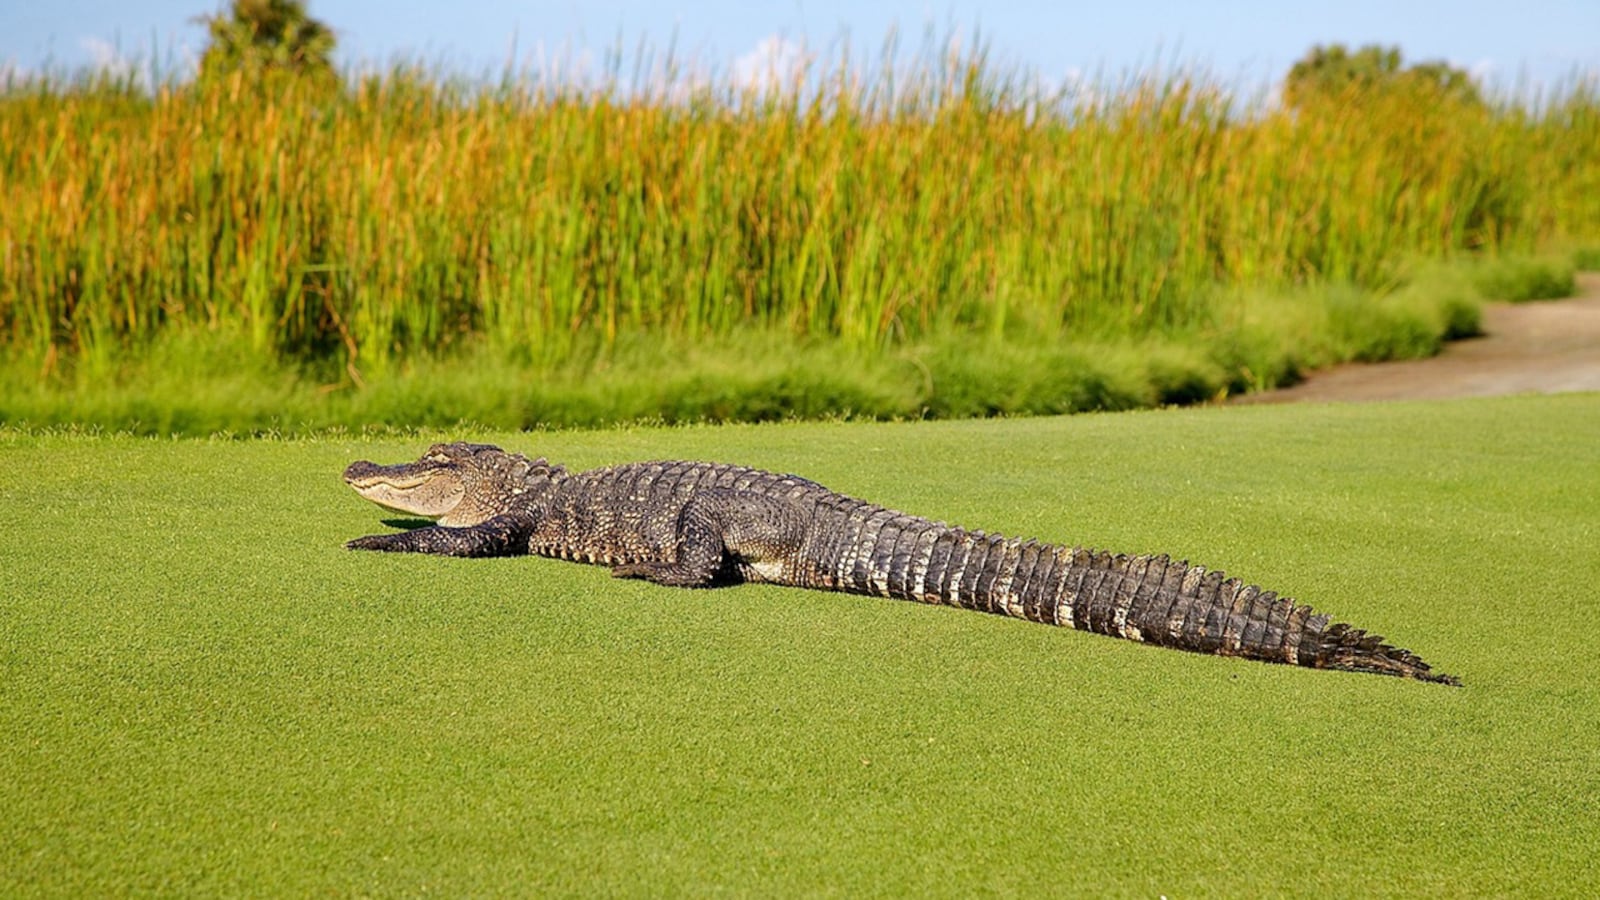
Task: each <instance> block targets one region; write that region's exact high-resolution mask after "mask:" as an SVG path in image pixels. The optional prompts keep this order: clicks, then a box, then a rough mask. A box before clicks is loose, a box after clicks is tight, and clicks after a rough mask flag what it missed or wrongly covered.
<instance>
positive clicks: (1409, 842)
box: [0, 395, 1600, 897]
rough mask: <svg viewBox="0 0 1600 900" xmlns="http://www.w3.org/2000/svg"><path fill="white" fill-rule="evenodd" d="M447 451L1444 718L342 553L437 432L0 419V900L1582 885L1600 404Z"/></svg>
mask: <svg viewBox="0 0 1600 900" xmlns="http://www.w3.org/2000/svg"><path fill="white" fill-rule="evenodd" d="M452 436H466V437H471V438H473V439H479V440H491V441H495V442H498V443H502V444H503V445H505V446H507V447H511V448H515V449H518V450H522V451H525V452H529V453H531V454H535V455H548V456H550V457H551V458H552V459H557V460H560V461H563V462H566V463H568V464H569V465H573V466H583V467H586V466H592V465H599V464H605V463H611V462H620V461H626V460H637V459H648V458H659V457H692V458H700V459H719V460H729V461H736V462H743V463H747V464H751V465H758V466H764V467H769V468H776V469H780V470H784V471H792V472H797V473H800V474H803V475H807V476H809V477H812V478H815V479H817V480H820V481H822V482H823V483H825V484H828V485H830V486H832V487H834V488H836V489H839V490H843V491H847V492H850V493H854V494H857V495H860V496H864V497H867V498H870V499H872V500H875V501H878V502H882V503H886V504H889V505H892V506H896V507H899V508H902V509H905V510H908V511H912V512H917V513H921V514H925V515H929V516H932V517H936V518H941V519H945V520H947V521H951V522H955V523H960V524H963V525H968V526H973V527H984V528H989V529H994V530H1000V531H1003V532H1005V533H1009V534H1018V535H1028V536H1036V537H1040V538H1046V539H1050V540H1055V541H1062V542H1074V543H1087V544H1092V545H1096V546H1100V547H1105V548H1109V549H1114V550H1122V551H1127V552H1170V553H1173V554H1175V555H1181V556H1186V557H1188V558H1190V559H1192V560H1194V561H1196V562H1201V563H1204V564H1207V565H1212V566H1216V567H1220V568H1224V569H1227V570H1228V571H1229V572H1230V573H1233V574H1237V575H1240V576H1242V577H1245V578H1247V579H1250V580H1252V581H1256V582H1259V583H1261V584H1263V585H1265V586H1267V587H1269V588H1273V589H1276V590H1278V591H1280V592H1283V593H1287V594H1291V595H1293V596H1295V597H1297V598H1299V599H1300V600H1302V601H1304V602H1308V603H1311V604H1312V605H1314V606H1316V607H1317V608H1318V609H1320V610H1323V611H1326V612H1329V613H1332V614H1334V615H1335V616H1336V617H1337V618H1338V619H1340V620H1343V621H1348V622H1351V623H1353V624H1355V625H1357V626H1360V627H1364V628H1368V629H1372V630H1376V631H1379V632H1381V633H1383V634H1385V635H1387V636H1388V637H1389V638H1390V639H1391V640H1393V641H1394V642H1396V643H1398V644H1400V645H1402V646H1405V647H1408V648H1410V649H1412V650H1414V651H1416V652H1418V653H1419V654H1421V655H1422V656H1423V657H1424V658H1426V659H1427V660H1429V661H1430V662H1432V663H1433V664H1434V665H1435V666H1436V667H1438V668H1440V669H1442V670H1444V671H1447V672H1451V673H1453V674H1456V675H1459V676H1460V677H1461V679H1462V681H1463V682H1464V684H1465V687H1463V688H1461V689H1450V688H1447V687H1442V686H1438V685H1431V684H1421V683H1416V682H1410V681H1402V680H1398V679H1391V678H1382V677H1376V676H1367V675H1349V674H1339V673H1330V672H1319V671H1312V670H1307V669H1297V668H1291V667H1287V666H1270V665H1263V664H1260V663H1250V662H1242V661H1237V660H1229V659H1220V658H1213V657H1205V656H1199V655H1193V654H1185V653H1178V652H1174V651H1170V650H1161V649H1156V648H1152V647H1147V646H1142V645H1138V644H1134V643H1131V642H1127V641H1119V640H1114V639H1110V638H1106V637H1101V636H1096V635H1090V634H1086V633H1081V632H1074V631H1069V630H1062V629H1054V628H1048V627H1043V626H1039V625H1034V624H1030V623H1026V622H1021V621H1012V620H1006V619H1002V618H998V617H993V616H985V615H982V614H978V613H972V612H966V611H962V610H954V609H947V608H935V607H927V606H921V605H916V604H909V603H897V602H892V601H887V600H881V599H873V598H862V597H851V596H846V595H839V594H823V593H811V592H803V591H796V590H790V589H781V588H769V587H738V588H731V589H722V590H714V591H680V590H671V589H666V588H660V587H656V586H653V585H649V584H644V583H639V582H625V581H617V580H614V579H612V578H611V577H610V576H609V574H608V573H607V572H606V571H605V570H604V569H602V568H597V567H587V566H578V565H573V564H570V563H562V562H557V561H549V560H539V559H509V560H451V559H440V558H427V557H405V556H393V555H380V554H356V553H351V552H348V551H345V550H343V549H342V547H341V544H342V542H343V541H344V540H346V539H348V538H351V537H354V536H357V535H361V534H367V533H372V532H375V531H381V530H384V529H385V528H386V527H387V526H385V525H384V524H383V523H382V520H383V519H384V518H387V517H389V516H390V514H387V513H384V512H383V511H381V510H379V509H378V508H377V507H374V506H371V505H369V504H367V503H365V502H363V501H361V500H360V499H359V498H357V497H356V496H355V495H354V494H353V493H352V492H350V491H349V490H348V489H347V488H345V487H344V485H343V484H342V483H341V482H340V480H339V472H340V470H341V469H342V468H343V467H344V466H345V465H346V464H347V463H349V462H350V461H351V460H354V459H358V458H369V459H376V460H380V461H395V460H399V459H409V458H414V457H415V456H416V455H417V454H418V453H419V452H420V451H421V450H422V449H423V447H425V446H426V444H427V443H428V440H429V439H428V438H425V437H419V438H410V439H401V438H389V437H385V438H382V439H374V440H363V439H358V438H352V439H325V440H314V441H254V440H247V441H229V440H217V441H203V440H179V441H171V440H153V439H135V438H122V437H107V436H98V437H97V436H83V435H43V436H41V435H34V434H24V433H19V432H16V431H3V432H0V501H3V503H4V513H5V518H4V520H3V524H0V737H3V741H0V808H3V809H4V814H3V815H0V894H5V895H17V894H24V895H32V894H44V895H73V896H93V895H105V894H124V893H163V894H177V895H196V894H200V895H204V894H234V895H238V894H244V895H275V894H283V895H296V896H300V895H312V894H332V895H350V894H374V895H410V894H425V893H431V894H440V895H444V896H466V895H478V896H482V895H495V894H508V893H526V894H539V895H549V894H581V895H596V894H598V895H618V894H621V895H684V894H687V895H701V894H708V893H713V892H725V893H732V894H736V895H743V894H756V895H790V894H832V895H848V896H856V895H863V894H866V895H874V894H882V895H906V894H917V895H946V896H966V895H970V894H974V893H977V894H987V893H1000V894H1017V893H1032V894H1055V895H1060V894H1093V895H1105V894H1120V895H1139V896H1149V897H1154V896H1156V895H1159V894H1166V895H1168V896H1191V895H1226V896H1239V895H1260V894H1290V895H1320V896H1361V895H1370V894H1380V895H1399V896H1408V897H1409V896H1418V895H1434V896H1452V897H1454V896H1462V895H1506V894H1522V895H1531V896H1584V895H1592V894H1593V893H1594V891H1595V890H1596V889H1600V862H1597V861H1596V860H1597V858H1600V800H1597V797H1600V683H1597V678H1596V669H1597V664H1596V652H1595V648H1596V646H1597V645H1600V395H1574V396H1564V397H1554V398H1513V399H1498V400H1476V401H1455V402H1444V403H1429V404H1393V405H1372V406H1359V407H1356V406H1342V407H1341V406H1334V407H1277V408H1265V407H1257V408H1209V409H1195V410H1184V411H1162V412H1146V413H1131V414H1117V415H1092V416H1080V417H1073V418H1061V419H1046V418H1041V419H1024V420H1011V421H965V422H948V423H907V424H850V423H834V424H799V425H768V426H751V427H716V428H711V427H702V428H677V429H635V430H624V431H605V432H564V433H550V434H539V433H531V434H501V435H493V434H476V433H473V434H464V435H452Z"/></svg>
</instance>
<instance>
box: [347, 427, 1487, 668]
mask: <svg viewBox="0 0 1600 900" xmlns="http://www.w3.org/2000/svg"><path fill="white" fill-rule="evenodd" d="M345 481H346V482H347V483H349V484H350V485H351V487H353V488H355V490H356V491H357V492H358V493H360V494H362V496H365V497H367V498H369V499H372V500H374V501H375V502H378V503H380V504H382V505H383V506H385V507H388V508H390V509H397V510H400V511H402V512H409V513H414V514H417V515H423V516H429V517H432V518H436V519H437V520H438V521H439V523H440V524H437V525H431V526H427V527H423V528H417V529H414V530H411V531H403V532H399V533H394V534H382V535H372V536H369V537H363V538H358V539H356V540H353V541H351V542H350V543H349V544H348V545H347V546H349V547H351V548H352V549H358V550H386V551H402V552H412V553H434V554H442V555H449V556H468V557H483V556H520V555H525V554H534V555H538V556H550V557H558V558H561V559H567V560H573V561H576V562H586V563H598V564H601V565H607V566H611V567H612V572H613V573H614V574H615V575H617V576H619V577H625V578H643V579H647V580H649V581H653V582H655V583H657V584H663V585H671V586H675V587H710V586H713V585H717V584H731V583H737V582H741V581H758V582H767V583H770V584H781V585H791V586H794V587H802V588H815V589H819V590H831V591H843V592H846V593H852V594H874V595H878V596H883V597H891V598H894V599H897V600H915V601H918V602H922V603H939V604H945V605H949V606H959V607H963V608H965V609H974V610H979V611H982V612H991V613H999V614H1001V615H1009V616H1015V617H1017V618H1023V619H1029V620H1031V621H1035V622H1044V623H1047V624H1051V625H1062V626H1068V627H1073V628H1078V629H1080V630H1084V631H1093V632H1096V633H1099V634H1107V635H1112V636H1115V637H1122V638H1127V639H1129V640H1135V641H1142V642H1144V643H1149V644H1157V645H1160V646H1163V647H1173V648H1176V649H1179V650H1191V651H1195V652H1199V653H1214V654H1218V655H1222V656H1242V657H1245V658H1248V659H1258V660H1263V661H1267V662H1279V663H1289V664H1292V665H1300V666H1308V667H1311V668H1319V669H1339V670H1345V671H1352V672H1373V673H1378V674H1384V675H1396V676H1400V677H1404V678H1415V679H1418V680H1421V681H1433V682H1440V683H1444V684H1452V685H1453V684H1458V683H1459V682H1458V681H1457V680H1456V679H1455V678H1453V677H1451V676H1449V675H1442V674H1438V673H1435V672H1433V671H1432V669H1431V668H1430V667H1429V665H1428V664H1427V663H1425V662H1423V661H1422V660H1421V659H1420V658H1418V657H1417V656H1415V655H1414V654H1412V653H1410V652H1409V651H1406V650H1401V649H1399V648H1396V647H1392V646H1390V645H1388V644H1386V643H1384V642H1383V639H1382V638H1381V637H1379V636H1377V635H1372V634H1367V633H1366V632H1364V631H1361V630H1359V629H1355V628H1351V627H1350V626H1348V625H1343V624H1334V623H1330V621H1329V619H1328V617H1327V616H1325V615H1318V614H1313V613H1312V611H1311V608H1310V607H1308V606H1305V605H1302V604H1297V603H1295V602H1294V601H1293V600H1290V599H1289V598H1287V597H1279V596H1277V595H1276V594H1274V593H1273V592H1271V591H1263V590H1261V589H1260V588H1258V587H1255V586H1254V585H1246V584H1244V583H1242V582H1240V581H1239V580H1238V579H1236V578H1228V577H1226V576H1224V575H1223V574H1222V573H1221V572H1216V571H1208V570H1207V569H1205V568H1204V567H1201V566H1191V565H1189V564H1188V563H1187V562H1178V561H1174V560H1172V559H1169V558H1168V557H1166V556H1125V555H1122V554H1110V553H1104V552H1097V551H1092V550H1085V549H1082V548H1076V547H1064V546H1057V545H1054V544H1043V543H1039V542H1038V541H1020V540H1017V539H1015V538H1006V537H1003V536H1001V535H997V534H986V533H984V532H981V531H967V530H965V529H961V528H953V527H950V526H947V525H945V524H943V523H940V522H934V521H931V520H929V519H924V518H921V517H919V516H912V515H907V514H905V513H901V512H896V511H894V510H891V509H885V508H884V507H881V506H875V505H873V504H870V503H867V502H865V501H862V500H857V499H855V498H853V497H847V496H845V495H843V494H838V493H835V492H833V491H830V490H828V489H827V488H824V487H823V486H822V485H819V484H817V483H816V482H813V481H808V480H806V479H804V478H800V477H797V476H794V475H779V474H776V473H773V472H764V471H761V470H759V469H750V468H745V467H744V466H734V465H726V464H720V463H701V462H680V461H661V462H643V463H629V464H627V465H620V466H613V467H610V468H603V469H594V470H591V471H587V472H576V473H569V472H567V471H566V469H564V468H562V467H561V466H558V465H553V464H551V463H549V462H547V461H545V460H544V459H532V460H531V459H528V458H527V457H525V456H522V455H520V454H510V453H506V452H505V451H503V450H501V449H500V448H498V447H494V446H491V445H487V444H466V443H455V444H439V445H435V446H434V447H432V448H430V449H429V451H428V452H427V453H426V454H424V455H423V457H422V458H421V459H419V460H418V461H417V462H415V463H402V464H400V465H396V466H379V465H376V464H373V463H369V462H357V463H354V464H352V465H351V466H350V467H349V468H348V469H347V470H346V471H345Z"/></svg>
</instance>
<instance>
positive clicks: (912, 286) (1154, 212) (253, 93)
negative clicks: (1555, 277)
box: [0, 52, 1600, 385]
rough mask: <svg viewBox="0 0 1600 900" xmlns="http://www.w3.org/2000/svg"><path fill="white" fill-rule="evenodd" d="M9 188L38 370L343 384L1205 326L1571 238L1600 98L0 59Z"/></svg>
mask: <svg viewBox="0 0 1600 900" xmlns="http://www.w3.org/2000/svg"><path fill="white" fill-rule="evenodd" d="M874 72H878V74H873V73H874ZM0 210H3V213H0V334H3V338H0V340H3V341H4V343H5V345H6V347H5V349H6V350H7V351H8V355H9V356H11V357H12V358H13V359H23V360H27V361H30V364H31V365H33V366H35V368H36V369H37V371H39V372H41V373H42V374H44V375H45V376H46V377H59V376H62V375H66V374H71V375H73V376H74V377H76V378H77V379H80V380H81V379H84V378H96V377H99V376H101V375H105V374H107V373H108V372H110V371H112V370H114V368H115V367H116V365H117V364H118V362H119V360H122V359H124V358H127V357H128V355H129V354H138V353H140V352H142V351H143V349H144V348H147V347H149V346H151V345H153V344H154V343H155V342H156V341H157V339H158V338H160V337H162V336H164V335H171V334H174V333H184V334H199V335H219V336H221V337H222V338H224V339H226V341H228V342H229V346H238V347H240V348H242V350H241V351H240V352H242V353H243V354H246V355H248V356H250V357H252V358H253V359H255V360H257V361H262V362H269V363H273V364H283V363H289V364H293V365H297V366H306V367H310V368H312V369H315V370H317V371H319V372H321V377H323V378H325V379H333V380H335V381H337V382H340V383H345V384H355V385H360V384H363V383H365V382H366V381H368V380H371V379H372V378H374V377H381V376H383V375H384V374H385V373H387V372H391V371H393V370H394V369H395V368H396V366H397V365H399V364H401V363H403V362H404V361H406V360H408V359H414V358H417V357H419V356H422V355H427V356H439V355H448V354H449V353H450V352H451V351H452V350H454V349H456V348H459V347H462V346H474V347H489V348H492V349H494V350H495V351H496V352H497V353H499V354H501V355H504V356H509V357H510V358H512V359H516V360H522V361H524V362H535V363H540V364H545V365H556V364H563V363H566V362H570V361H571V360H572V359H573V358H574V357H575V355H578V354H582V353H588V352H592V350H593V348H594V347H595V346H596V342H598V344H599V345H600V346H602V347H606V346H611V345H613V344H614V343H615V342H616V341H618V340H619V339H620V338H622V337H624V336H627V335H657V336H661V337H663V338H667V339H671V340H674V341H679V342H694V341H697V340H702V339H707V338H712V337H726V336H728V335H732V334H736V333H739V332H741V331H743V330H748V329H751V328H757V329H764V330H768V331H776V332H778V333H780V334H788V335H792V336H795V337H801V338H811V339H821V340H827V341H837V342H841V343H843V344H844V345H845V346H847V347H853V348H859V349H861V350H864V351H866V352H868V353H877V352H881V351H884V350H891V349H893V348H895V347H897V346H903V345H905V344H906V343H907V342H911V341H915V340H919V339H924V338H928V337H930V336H938V335H948V334H952V333H955V334H976V335H988V336H990V337H993V338H998V339H1005V338H1017V337H1019V336H1030V337H1037V338H1040V339H1042V340H1045V341H1049V340H1054V339H1056V338H1058V337H1060V336H1062V335H1064V334H1065V335H1067V336H1069V337H1070V336H1094V337H1104V336H1108V335H1109V336H1118V337H1127V336H1134V337H1137V336H1138V335H1142V334H1147V333H1150V332H1158V331H1164V330H1172V329H1185V328H1200V327H1205V326H1206V324H1207V323H1208V322H1210V321H1211V320H1212V319H1214V317H1215V316H1216V314H1217V312H1216V310H1215V309H1214V308H1213V306H1212V305H1211V304H1210V303H1209V302H1208V300H1207V298H1208V297H1210V296H1214V295H1215V293H1216V291H1215V289H1216V288H1218V287H1219V286H1220V287H1223V288H1227V287H1248V288H1251V289H1261V290H1279V289H1285V288H1290V287H1293V286H1298V285H1304V284H1307V283H1312V282H1324V281H1331V282H1344V283H1350V284H1353V285H1356V286H1359V287H1364V288H1381V287H1384V286H1387V285H1390V284H1392V283H1393V281H1394V279H1395V278H1396V275H1397V272H1398V271H1399V270H1400V267H1401V266H1402V265H1404V264H1406V263H1407V262H1408V261H1410V260H1412V259H1414V258H1416V257H1430V258H1434V257H1450V256H1452V255H1459V254H1463V253H1469V252H1477V251H1490V252H1502V251H1526V250H1529V249H1532V248H1534V247H1537V246H1541V245H1545V244H1548V243H1552V242H1568V243H1572V242H1583V241H1592V240H1593V239H1594V238H1595V237H1596V236H1597V235H1600V98H1597V97H1596V95H1595V93H1594V91H1593V89H1592V86H1590V85H1585V84H1583V83H1581V82H1578V83H1574V85H1573V86H1572V87H1570V88H1569V89H1567V90H1565V91H1562V92H1558V94H1557V95H1554V96H1552V97H1549V98H1545V99H1543V100H1539V101H1529V102H1522V103H1505V104H1502V105H1500V106H1498V107H1493V108H1472V107H1466V106H1449V105H1442V104H1439V103H1436V102H1432V101H1429V100H1426V99H1423V98H1418V97H1404V96H1385V97H1365V98H1362V97H1346V98H1339V99H1337V100H1331V101H1329V102H1328V103H1327V104H1326V105H1325V106H1322V107H1320V108H1316V109H1302V110H1300V111H1289V110H1283V109H1277V108H1272V107H1270V106H1267V105H1264V104H1260V103H1257V102H1255V101H1253V100H1241V99H1240V98H1238V97H1236V96H1234V95H1233V94H1232V93H1231V92H1230V91H1229V90H1227V89H1225V88H1224V87H1222V86H1219V85H1217V84H1215V83H1212V82H1211V81H1209V80H1207V79H1206V78H1204V77H1201V76H1195V75H1189V74H1182V73H1178V74H1166V75H1162V74H1152V75H1149V76H1142V77H1139V76H1136V77H1133V78H1130V79H1127V80H1124V81H1122V82H1119V83H1105V84H1100V85H1096V86H1094V87H1093V88H1092V89H1085V90H1082V91H1079V92H1076V93H1065V94H1062V93H1058V94H1051V93H1048V92H1045V91H1043V90H1041V89H1039V88H1037V87H1033V86H1031V83H1030V82H1028V81H1027V80H1026V79H1024V78H1023V77H1020V76H1017V75H1013V74H1010V73H1006V72H1002V71H997V70H996V69H995V67H993V66H992V65H990V64H989V63H988V62H987V61H986V59H985V57H984V56H983V55H982V53H981V52H978V53H975V54H972V55H968V56H964V57H943V56H939V55H937V54H933V55H930V56H929V57H928V59H927V60H926V61H925V62H923V63H921V64H919V65H917V66H916V67H914V68H913V69H912V70H911V71H909V72H899V73H896V74H894V75H892V76H891V75H890V74H889V73H887V71H882V72H879V70H867V69H863V68H861V67H859V66H853V65H851V64H850V63H848V62H842V63H838V64H835V65H817V66H814V67H813V68H812V69H811V70H809V71H807V72H805V73H802V74H801V75H800V76H799V77H798V78H797V80H796V82H795V83H794V84H793V85H790V86H789V87H787V88H780V89H773V90H771V91H767V92H765V93H760V94H757V93H750V92H742V91H741V89H740V88H739V87H738V86H737V85H735V84H734V83H732V81H731V79H724V81H723V82H721V83H705V82H697V81H694V80H692V79H689V78H687V77H680V78H677V79H674V80H669V81H667V82H665V83H659V84H655V85H653V86H652V85H644V86H640V85H637V84H634V85H625V84H623V83H622V81H621V79H620V78H616V77H613V78H612V79H611V80H610V81H608V82H605V83H602V84H600V85H598V86H586V87H579V86H575V85H573V84H570V83H560V82H552V81H547V80H541V79H539V78H537V77H532V76H529V77H513V78H507V79H506V80H504V81H503V82H502V83H500V84H498V85H494V86H478V85H471V84H466V83H463V82H460V81H455V80H452V79H450V78H447V77H443V76H442V74H441V73H438V72H433V71H427V70H423V69H416V68H408V67H396V68H394V69H392V70H390V71H388V72H386V73H383V74H380V75H371V76H365V77H361V78H359V79H355V80H354V81H353V82H352V83H350V84H348V85H347V86H345V87H344V88H343V89H342V90H339V91H335V92H329V91H327V90H324V89H319V88H314V87H310V86H307V85H303V84H298V83H296V82H294V81H293V80H288V79H286V80H278V81H269V82H266V83H260V82H249V81H246V80H245V79H244V78H243V77H242V76H241V77H236V78H233V79H219V80H215V81H211V82H208V83H198V84H167V85H163V86H161V87H159V88H157V89H155V90H153V91H151V90H147V89H145V88H142V87H140V86H138V85H137V84H135V83H134V82H133V81H131V80H127V79H123V80H120V81H119V80H117V79H113V78H106V77H100V78H89V79H77V80H72V79H68V80H60V79H57V80H50V79H40V80H34V81H27V82H21V83H13V84H11V85H10V86H9V87H8V88H6V89H5V90H4V92H3V93H0Z"/></svg>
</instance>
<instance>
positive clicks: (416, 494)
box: [344, 460, 466, 519]
mask: <svg viewBox="0 0 1600 900" xmlns="http://www.w3.org/2000/svg"><path fill="white" fill-rule="evenodd" d="M344 482H345V484H348V485H350V487H351V488H353V489H354V490H355V492H356V493H358V494H360V495H361V496H362V497H365V498H366V499H368V500H371V501H372V502H373V503H376V504H378V505H379V506H381V507H383V508H384V509H390V510H394V511H395V512H402V513H409V514H411V515H416V516H426V517H428V518H431V519H437V518H439V517H441V516H444V515H446V514H448V513H449V512H450V511H451V510H453V509H455V508H456V506H457V504H459V503H460V502H461V498H462V496H463V495H464V494H465V492H466V491H465V486H464V485H463V484H462V483H461V478H460V476H459V475H457V474H456V473H455V472H453V471H451V470H449V469H443V468H432V467H427V468H424V467H420V466H418V465H417V464H414V463H402V464H401V465H397V466H380V465H378V464H376V463H371V462H367V461H366V460H359V461H357V462H353V463H351V464H350V467H349V468H347V469H345V470H344Z"/></svg>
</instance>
